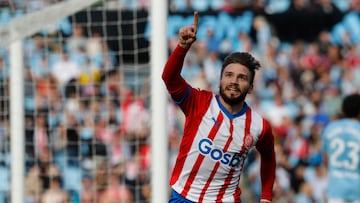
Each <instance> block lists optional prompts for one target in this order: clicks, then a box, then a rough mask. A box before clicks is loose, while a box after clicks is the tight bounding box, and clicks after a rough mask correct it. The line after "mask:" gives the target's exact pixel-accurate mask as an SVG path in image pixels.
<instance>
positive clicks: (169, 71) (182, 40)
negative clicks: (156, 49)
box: [162, 12, 198, 101]
mask: <svg viewBox="0 0 360 203" xmlns="http://www.w3.org/2000/svg"><path fill="white" fill-rule="evenodd" d="M197 26H198V13H197V12H195V13H194V24H193V25H190V26H185V27H182V28H180V30H179V33H178V37H179V44H178V46H177V47H176V48H175V50H174V51H173V52H172V53H171V55H170V57H169V58H168V60H167V62H166V65H165V68H164V71H163V74H162V79H163V80H164V82H165V85H166V87H167V89H168V91H169V93H170V94H171V96H172V97H173V99H174V100H175V101H180V100H182V99H183V97H184V96H185V94H186V92H187V89H188V87H189V85H188V84H187V83H186V81H185V80H184V78H182V77H181V75H180V73H181V70H182V66H183V64H184V59H185V55H186V53H187V51H188V50H189V48H190V47H191V45H192V44H193V43H194V42H195V41H196V32H197Z"/></svg>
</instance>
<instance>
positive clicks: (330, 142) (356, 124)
mask: <svg viewBox="0 0 360 203" xmlns="http://www.w3.org/2000/svg"><path fill="white" fill-rule="evenodd" d="M341 108H342V109H341V110H342V118H340V119H338V120H335V121H333V122H332V123H330V124H328V125H327V126H326V127H325V128H324V131H323V136H322V138H323V141H322V143H323V151H324V157H325V159H324V160H325V165H326V166H327V167H328V171H329V173H328V178H329V180H328V181H329V182H328V189H327V198H328V203H360V94H351V95H347V96H346V97H345V98H344V100H343V103H342V106H341Z"/></svg>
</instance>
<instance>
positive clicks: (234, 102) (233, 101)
mask: <svg viewBox="0 0 360 203" xmlns="http://www.w3.org/2000/svg"><path fill="white" fill-rule="evenodd" d="M219 93H220V96H221V97H222V98H223V100H224V101H225V102H226V103H227V104H229V105H231V106H234V105H237V104H241V103H242V102H243V101H244V100H245V97H246V94H247V92H244V93H243V92H241V94H240V96H237V97H234V98H230V97H228V96H227V95H226V94H225V93H224V90H223V88H222V87H220V88H219Z"/></svg>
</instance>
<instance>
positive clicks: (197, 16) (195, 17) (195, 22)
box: [194, 11, 199, 33]
mask: <svg viewBox="0 0 360 203" xmlns="http://www.w3.org/2000/svg"><path fill="white" fill-rule="evenodd" d="M198 23H199V14H198V12H197V11H195V12H194V32H195V33H196V32H197V27H198Z"/></svg>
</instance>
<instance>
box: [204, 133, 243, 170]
mask: <svg viewBox="0 0 360 203" xmlns="http://www.w3.org/2000/svg"><path fill="white" fill-rule="evenodd" d="M198 150H199V152H200V153H201V154H203V155H204V156H209V157H210V158H211V159H212V160H214V161H220V163H221V164H225V165H228V166H230V167H240V162H241V160H240V157H239V155H238V154H237V153H235V154H234V153H228V152H224V151H222V150H221V149H218V148H215V147H214V143H213V141H211V140H210V139H208V138H204V139H201V140H200V142H199V144H198Z"/></svg>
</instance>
